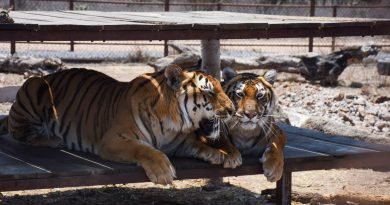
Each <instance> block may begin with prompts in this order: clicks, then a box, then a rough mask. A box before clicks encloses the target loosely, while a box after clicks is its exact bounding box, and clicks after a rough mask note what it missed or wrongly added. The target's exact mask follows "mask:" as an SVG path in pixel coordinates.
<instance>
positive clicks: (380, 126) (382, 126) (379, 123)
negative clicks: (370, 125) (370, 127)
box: [375, 121, 390, 130]
mask: <svg viewBox="0 0 390 205" xmlns="http://www.w3.org/2000/svg"><path fill="white" fill-rule="evenodd" d="M375 127H377V128H378V129H379V130H383V129H384V128H389V127H390V124H389V123H386V122H382V121H379V122H377V123H375Z"/></svg>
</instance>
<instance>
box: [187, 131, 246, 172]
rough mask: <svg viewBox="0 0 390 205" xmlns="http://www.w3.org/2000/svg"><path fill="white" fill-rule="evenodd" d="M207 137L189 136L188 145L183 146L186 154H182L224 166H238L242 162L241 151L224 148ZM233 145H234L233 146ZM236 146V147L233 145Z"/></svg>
mask: <svg viewBox="0 0 390 205" xmlns="http://www.w3.org/2000/svg"><path fill="white" fill-rule="evenodd" d="M208 141H209V140H208V139H207V138H206V137H202V136H201V137H198V138H197V137H195V136H191V137H188V139H187V141H186V146H184V147H183V149H184V154H181V156H191V157H195V158H198V159H202V160H204V161H207V162H210V163H211V164H218V165H219V164H222V165H223V166H224V168H236V167H237V166H240V165H241V163H242V159H241V154H240V152H239V151H238V150H237V149H235V151H234V152H232V150H234V149H222V148H219V147H218V146H213V145H212V144H210V143H209V142H208ZM232 147H233V146H232ZM233 148H234V147H233Z"/></svg>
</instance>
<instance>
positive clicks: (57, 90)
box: [51, 69, 85, 106]
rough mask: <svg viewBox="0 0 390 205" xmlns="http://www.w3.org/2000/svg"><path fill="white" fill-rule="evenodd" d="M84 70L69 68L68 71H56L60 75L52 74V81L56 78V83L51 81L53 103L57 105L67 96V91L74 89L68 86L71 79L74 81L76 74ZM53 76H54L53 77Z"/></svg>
mask: <svg viewBox="0 0 390 205" xmlns="http://www.w3.org/2000/svg"><path fill="white" fill-rule="evenodd" d="M82 71H85V70H75V69H72V70H69V72H64V73H58V74H62V75H58V76H57V75H55V76H53V81H55V80H57V82H58V83H56V82H53V83H51V85H52V88H53V90H52V91H53V97H54V104H55V105H56V106H57V105H58V104H59V103H60V102H62V101H63V100H64V99H66V98H67V97H69V96H68V94H67V93H68V92H71V91H75V90H74V89H71V88H70V85H71V83H70V82H71V81H73V83H74V78H75V77H76V76H77V75H81V74H82V73H83V72H82ZM54 77H55V78H54Z"/></svg>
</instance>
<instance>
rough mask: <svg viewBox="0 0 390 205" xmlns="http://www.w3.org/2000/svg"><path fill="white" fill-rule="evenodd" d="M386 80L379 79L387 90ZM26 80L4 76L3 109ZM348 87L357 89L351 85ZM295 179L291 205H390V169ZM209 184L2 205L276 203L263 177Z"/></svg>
mask: <svg viewBox="0 0 390 205" xmlns="http://www.w3.org/2000/svg"><path fill="white" fill-rule="evenodd" d="M68 67H85V68H90V69H96V70H98V71H101V72H104V73H106V74H108V75H111V76H112V77H114V78H117V79H118V80H123V81H127V80H130V79H132V78H134V77H135V76H137V75H139V74H142V73H145V72H153V69H152V68H151V67H148V66H146V65H144V64H131V65H129V64H119V65H118V64H117V65H115V64H68ZM343 75H345V76H346V77H345V79H347V80H348V79H349V78H353V77H354V71H349V73H343ZM366 78H367V77H366ZM367 80H368V79H367ZM387 80H388V79H378V81H380V82H379V84H387V86H386V85H385V89H386V90H389V87H388V86H389V85H388V84H389V82H388V81H387ZM22 81H23V77H22V76H19V75H14V74H0V92H1V94H0V113H7V112H8V110H9V108H10V106H11V102H12V99H13V96H14V94H15V91H16V89H17V86H19V85H20V84H21V83H22ZM296 83H300V84H302V83H301V82H296ZM15 86H16V87H15ZM381 86H382V88H381V89H383V85H381ZM386 87H387V88H386ZM344 91H345V92H347V93H348V92H356V90H355V89H353V88H349V87H348V88H345V90H344ZM292 180H293V188H292V189H293V204H367V205H368V204H390V172H377V171H373V170H369V169H368V170H361V169H342V170H326V171H325V170H320V171H307V172H299V173H293V179H292ZM205 185H206V184H205V180H201V179H198V180H183V181H175V182H174V184H173V185H172V186H160V185H153V184H152V183H135V184H124V185H113V186H94V187H81V188H63V189H43V190H32V191H17V192H2V193H0V204H21V205H22V204H73V205H76V204H274V202H273V200H272V199H273V198H272V194H273V193H272V191H267V190H269V189H273V188H275V184H274V183H269V182H267V181H266V180H265V177H264V176H262V175H253V176H241V177H226V178H224V184H223V185H220V186H218V187H217V188H215V187H208V186H205Z"/></svg>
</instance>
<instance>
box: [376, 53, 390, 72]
mask: <svg viewBox="0 0 390 205" xmlns="http://www.w3.org/2000/svg"><path fill="white" fill-rule="evenodd" d="M376 66H377V71H378V73H379V75H390V57H388V58H383V59H378V63H377V64H376Z"/></svg>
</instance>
